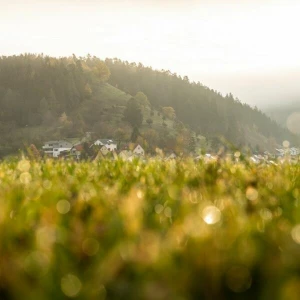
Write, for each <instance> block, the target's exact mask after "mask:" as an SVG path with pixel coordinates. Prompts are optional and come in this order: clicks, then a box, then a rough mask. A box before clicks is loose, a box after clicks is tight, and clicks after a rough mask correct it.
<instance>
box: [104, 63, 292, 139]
mask: <svg viewBox="0 0 300 300" xmlns="http://www.w3.org/2000/svg"><path fill="white" fill-rule="evenodd" d="M105 63H106V65H107V66H108V68H109V69H110V72H111V76H110V79H109V82H110V83H111V84H113V85H116V86H117V87H118V88H120V89H122V90H124V91H126V92H128V93H130V94H134V93H136V92H137V91H142V92H144V93H145V94H146V95H147V96H148V99H149V101H150V102H151V104H152V105H154V106H155V107H157V108H159V107H162V106H172V107H173V108H174V109H175V111H176V115H177V118H178V119H180V120H181V121H182V122H184V123H185V124H188V125H190V126H191V128H192V129H193V130H195V131H196V133H199V134H203V135H205V136H220V135H222V136H224V137H226V138H227V139H228V140H229V141H230V142H231V143H233V144H237V145H238V144H242V145H243V144H246V143H248V142H249V141H247V138H246V136H245V130H246V129H249V130H251V131H256V132H258V133H260V134H262V135H264V136H265V137H267V138H272V139H275V140H276V142H278V143H280V142H281V141H283V140H285V139H288V140H290V141H292V142H294V143H297V142H298V139H297V137H295V136H294V135H292V134H291V133H290V132H289V131H288V130H286V129H283V128H282V127H280V126H279V125H278V124H277V123H276V122H275V121H273V120H271V119H270V118H269V117H267V116H266V115H265V114H264V113H263V112H262V111H260V110H258V109H257V107H254V108H252V107H250V106H249V105H248V104H245V103H242V102H241V101H240V100H239V99H237V98H234V96H233V95H232V94H228V95H226V96H225V97H224V96H222V95H221V94H220V93H218V92H217V91H215V90H213V89H210V88H208V87H206V86H205V85H203V84H201V83H200V82H190V80H189V78H188V77H187V76H185V77H183V78H182V77H181V76H179V75H177V74H176V73H171V72H170V71H169V70H161V71H158V70H153V69H152V68H150V67H144V66H143V65H142V64H135V63H129V62H124V61H121V60H119V59H106V60H105Z"/></svg>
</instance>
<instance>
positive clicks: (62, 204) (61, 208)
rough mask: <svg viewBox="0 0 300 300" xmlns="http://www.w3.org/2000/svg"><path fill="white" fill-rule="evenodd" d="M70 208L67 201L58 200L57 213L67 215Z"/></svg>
mask: <svg viewBox="0 0 300 300" xmlns="http://www.w3.org/2000/svg"><path fill="white" fill-rule="evenodd" d="M70 208H71V204H70V202H69V201H67V200H60V201H58V202H57V204H56V209H57V211H58V212H59V213H60V214H62V215H64V214H66V213H68V212H69V211H70Z"/></svg>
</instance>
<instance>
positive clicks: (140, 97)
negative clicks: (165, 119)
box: [134, 92, 150, 107]
mask: <svg viewBox="0 0 300 300" xmlns="http://www.w3.org/2000/svg"><path fill="white" fill-rule="evenodd" d="M134 99H136V100H137V102H138V104H139V105H141V106H142V107H147V106H150V102H149V100H148V97H147V96H146V95H145V94H144V93H143V92H137V93H136V95H135V96H134Z"/></svg>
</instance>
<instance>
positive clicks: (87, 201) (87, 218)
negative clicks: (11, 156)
mask: <svg viewBox="0 0 300 300" xmlns="http://www.w3.org/2000/svg"><path fill="white" fill-rule="evenodd" d="M0 238H1V240H0V241H1V242H0V299H56V300H57V299H68V298H75V299H299V295H300V165H299V164H295V165H290V164H281V165H277V166H276V165H263V164H262V165H252V164H250V163H248V162H247V161H245V162H241V163H233V162H225V161H224V162H213V163H203V162H201V161H200V162H197V163H195V162H194V161H189V160H186V161H169V162H159V161H155V160H149V161H147V162H142V161H134V162H123V161H100V162H98V163H91V162H87V163H85V162H82V163H75V162H67V161H65V162H64V161H56V162H55V161H51V160H49V161H45V162H30V161H28V160H25V159H23V160H20V161H15V162H2V163H1V164H0Z"/></svg>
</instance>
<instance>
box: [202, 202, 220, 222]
mask: <svg viewBox="0 0 300 300" xmlns="http://www.w3.org/2000/svg"><path fill="white" fill-rule="evenodd" d="M202 218H203V220H204V222H205V223H206V224H209V225H211V224H216V223H218V222H219V221H220V219H221V211H220V210H219V209H218V208H217V207H215V206H207V207H205V208H204V209H203V211H202Z"/></svg>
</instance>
